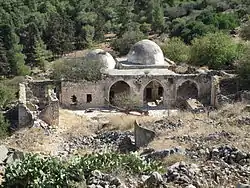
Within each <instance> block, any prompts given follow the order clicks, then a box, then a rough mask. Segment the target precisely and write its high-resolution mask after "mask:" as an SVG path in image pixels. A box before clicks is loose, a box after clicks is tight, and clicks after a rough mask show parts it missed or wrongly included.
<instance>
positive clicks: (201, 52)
mask: <svg viewBox="0 0 250 188" xmlns="http://www.w3.org/2000/svg"><path fill="white" fill-rule="evenodd" d="M237 58H238V46H237V44H236V43H235V42H234V41H233V40H232V38H230V36H228V35H226V34H223V33H211V34H208V35H206V36H204V37H201V38H197V39H195V40H194V41H193V42H192V46H191V51H190V63H192V64H194V65H198V66H208V67H209V68H212V69H225V68H228V67H230V66H231V65H232V64H233V62H234V61H235V60H236V59H237Z"/></svg>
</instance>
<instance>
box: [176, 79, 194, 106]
mask: <svg viewBox="0 0 250 188" xmlns="http://www.w3.org/2000/svg"><path fill="white" fill-rule="evenodd" d="M198 97H199V91H198V87H197V85H196V83H194V82H192V81H190V80H187V81H185V82H183V83H182V84H181V85H180V86H179V87H178V89H177V104H179V106H182V105H183V104H184V102H185V100H187V99H189V98H192V99H197V98H198Z"/></svg>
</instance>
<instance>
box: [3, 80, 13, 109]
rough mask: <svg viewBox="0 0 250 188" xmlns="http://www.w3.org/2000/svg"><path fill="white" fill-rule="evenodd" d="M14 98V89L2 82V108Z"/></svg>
mask: <svg viewBox="0 0 250 188" xmlns="http://www.w3.org/2000/svg"><path fill="white" fill-rule="evenodd" d="M14 99H15V91H14V89H12V88H11V87H9V86H7V85H6V84H4V83H0V110H1V109H5V108H6V107H7V106H8V105H9V103H11V102H12V101H13V100H14Z"/></svg>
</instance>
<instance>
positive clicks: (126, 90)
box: [109, 81, 130, 105]
mask: <svg viewBox="0 0 250 188" xmlns="http://www.w3.org/2000/svg"><path fill="white" fill-rule="evenodd" d="M128 95H130V86H129V85H128V84H127V83H126V82H125V81H117V82H115V83H114V84H113V85H112V86H111V87H110V90H109V102H110V104H112V105H117V104H115V100H117V98H118V97H125V96H128Z"/></svg>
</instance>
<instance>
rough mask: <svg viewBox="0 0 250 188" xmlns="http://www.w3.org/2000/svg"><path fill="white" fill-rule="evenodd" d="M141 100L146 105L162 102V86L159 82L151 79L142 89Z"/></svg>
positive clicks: (156, 104) (155, 104)
mask: <svg viewBox="0 0 250 188" xmlns="http://www.w3.org/2000/svg"><path fill="white" fill-rule="evenodd" d="M143 95H144V96H143V101H144V103H146V104H147V105H148V106H158V105H161V104H163V95H164V88H163V87H162V85H161V83H160V82H158V81H156V80H153V81H151V82H150V83H148V85H147V86H146V87H145V89H144V94H143Z"/></svg>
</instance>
